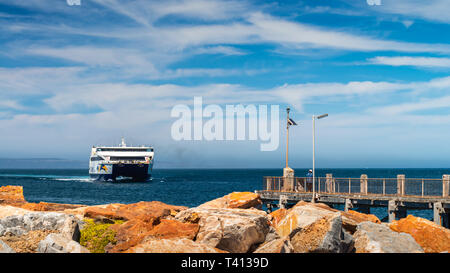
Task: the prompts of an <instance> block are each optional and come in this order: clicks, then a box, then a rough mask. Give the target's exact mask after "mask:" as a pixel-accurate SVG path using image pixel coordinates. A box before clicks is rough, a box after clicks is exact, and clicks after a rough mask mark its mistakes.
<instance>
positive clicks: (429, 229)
mask: <svg viewBox="0 0 450 273" xmlns="http://www.w3.org/2000/svg"><path fill="white" fill-rule="evenodd" d="M389 227H390V228H391V229H392V230H393V231H397V232H405V233H409V234H411V236H412V237H413V238H414V240H416V242H417V243H418V244H419V245H420V246H421V247H422V248H423V250H424V251H425V252H428V253H434V252H443V251H448V252H450V229H446V228H444V227H441V226H439V225H437V224H435V223H434V222H431V221H429V220H426V219H423V218H420V217H414V216H412V215H408V216H407V217H406V218H403V219H400V220H398V221H394V222H392V223H391V224H389Z"/></svg>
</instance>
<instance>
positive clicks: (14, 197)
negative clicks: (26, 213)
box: [0, 186, 83, 211]
mask: <svg viewBox="0 0 450 273" xmlns="http://www.w3.org/2000/svg"><path fill="white" fill-rule="evenodd" d="M0 204H1V205H11V206H14V207H19V208H23V209H26V210H32V211H62V210H65V209H74V208H79V207H83V205H71V204H57V203H46V202H40V203H29V202H27V201H26V200H25V197H24V195H23V187H22V186H3V187H0Z"/></svg>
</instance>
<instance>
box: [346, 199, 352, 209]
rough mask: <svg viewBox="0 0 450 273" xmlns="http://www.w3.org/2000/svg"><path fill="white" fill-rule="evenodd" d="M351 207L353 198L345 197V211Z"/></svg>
mask: <svg viewBox="0 0 450 273" xmlns="http://www.w3.org/2000/svg"><path fill="white" fill-rule="evenodd" d="M351 208H353V204H352V200H351V199H345V205H344V211H348V210H349V209H351Z"/></svg>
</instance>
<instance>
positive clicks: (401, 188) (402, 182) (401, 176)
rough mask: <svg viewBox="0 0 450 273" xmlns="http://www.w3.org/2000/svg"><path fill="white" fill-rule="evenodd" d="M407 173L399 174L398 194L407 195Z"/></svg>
mask: <svg viewBox="0 0 450 273" xmlns="http://www.w3.org/2000/svg"><path fill="white" fill-rule="evenodd" d="M405 180H406V179H405V175H404V174H399V175H397V194H398V195H405Z"/></svg>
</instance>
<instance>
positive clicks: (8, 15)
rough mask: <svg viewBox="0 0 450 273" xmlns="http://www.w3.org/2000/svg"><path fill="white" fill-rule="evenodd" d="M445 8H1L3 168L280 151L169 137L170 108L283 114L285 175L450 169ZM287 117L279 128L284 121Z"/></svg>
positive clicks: (436, 4)
mask: <svg viewBox="0 0 450 273" xmlns="http://www.w3.org/2000/svg"><path fill="white" fill-rule="evenodd" d="M448 14H450V5H449V4H448V0H430V1H418V0H381V5H369V4H368V3H367V1H366V0H342V1H337V0H336V1H319V0H314V1H313V0H309V1H223V0H191V1H188V0H184V1H182V0H167V1H138V0H135V1H119V0H81V5H79V6H76V5H75V6H70V5H68V4H67V3H66V1H65V0H48V1H44V0H26V1H25V0H24V1H20V0H1V1H0V129H1V134H0V143H1V145H0V158H27V157H35V158H44V157H49V158H67V159H76V160H86V165H87V160H88V156H89V152H90V146H92V145H99V144H113V143H114V144H115V143H118V142H119V140H120V137H121V136H122V135H124V136H126V137H127V139H128V140H129V141H130V142H132V143H134V144H152V145H153V146H154V147H155V148H156V153H157V154H156V165H155V167H274V168H278V167H280V168H282V167H283V165H284V145H285V143H284V139H285V131H284V129H283V128H284V124H283V126H281V129H280V130H281V131H280V133H281V135H280V140H281V142H280V146H279V148H278V150H276V151H273V152H261V151H260V150H259V144H260V142H259V141H228V142H227V141H201V142H198V141H197V142H195V141H181V142H177V141H174V140H172V139H171V137H170V127H171V125H172V123H173V122H174V119H173V118H171V117H170V110H171V109H172V107H173V106H175V105H177V104H183V103H184V104H193V98H194V96H202V97H203V102H204V104H219V105H225V104H239V103H242V104H244V105H246V104H278V105H280V107H281V108H285V107H286V106H288V105H289V106H291V107H292V113H291V117H292V118H293V119H294V120H296V121H298V122H299V123H300V126H296V127H292V130H291V134H290V137H291V138H290V139H291V142H290V165H291V166H292V167H310V166H311V160H312V159H311V158H312V152H311V150H312V147H311V146H312V140H311V138H312V137H311V116H312V115H313V114H321V113H325V112H326V113H329V117H328V118H326V119H323V120H320V121H318V122H317V124H316V127H317V150H316V159H317V160H316V166H317V167H319V168H320V167H393V168H394V167H449V166H450V157H449V156H448V155H449V154H450V145H449V144H448V139H449V137H450V126H449V125H450V92H449V91H450V75H449V72H450V35H449V34H450V16H448ZM280 118H284V117H283V116H281V117H280Z"/></svg>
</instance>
